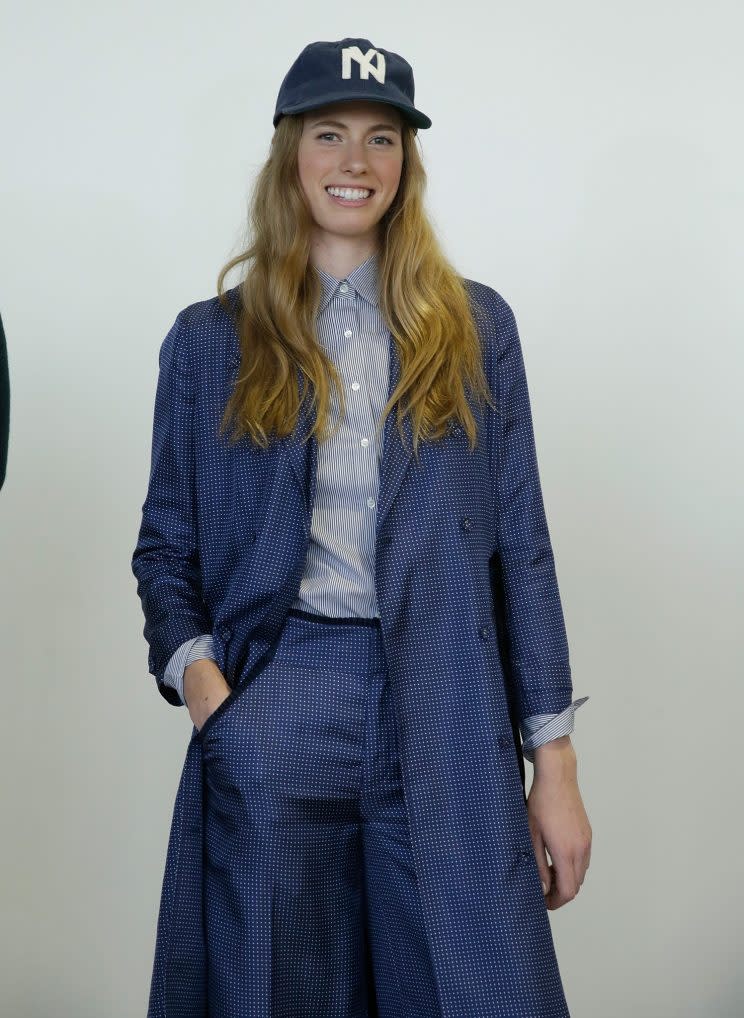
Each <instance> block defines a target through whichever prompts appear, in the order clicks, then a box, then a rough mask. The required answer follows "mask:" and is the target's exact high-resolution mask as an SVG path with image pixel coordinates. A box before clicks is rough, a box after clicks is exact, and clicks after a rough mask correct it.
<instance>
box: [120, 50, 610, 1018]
mask: <svg viewBox="0 0 744 1018" xmlns="http://www.w3.org/2000/svg"><path fill="white" fill-rule="evenodd" d="M413 99H414V82H413V74H412V71H411V68H410V65H409V64H408V63H407V62H406V61H405V60H403V59H402V58H401V57H400V56H398V55H397V54H395V53H392V52H390V51H387V50H381V49H379V48H375V47H373V46H372V44H371V43H370V42H369V40H367V39H343V40H341V41H339V42H318V43H313V44H311V45H309V46H307V47H306V48H305V49H304V50H303V52H302V53H301V54H300V56H299V57H298V58H297V60H296V61H295V63H294V64H293V65H292V67H291V68H290V71H289V72H288V74H287V76H286V77H285V79H284V82H283V83H282V86H281V89H280V92H279V98H278V101H277V107H276V111H275V116H274V126H275V128H276V130H275V134H274V138H273V141H272V150H271V155H270V158H269V160H268V161H267V163H266V165H265V166H264V168H263V169H262V171H261V173H260V175H259V177H258V181H257V186H256V191H255V194H254V201H253V243H252V246H251V247H250V248H249V249H248V250H247V251H246V252H245V253H244V254H242V255H241V256H239V257H238V258H236V259H234V260H232V261H231V262H230V263H228V265H227V266H225V268H224V269H223V271H222V273H221V274H220V277H219V280H218V293H219V296H218V297H216V298H213V299H211V300H207V301H202V302H199V303H196V304H192V305H190V306H189V307H188V308H186V309H184V310H183V311H182V312H181V313H180V314H179V315H178V317H177V319H176V322H175V323H174V325H173V327H172V329H171V330H170V332H169V333H168V336H167V337H166V339H165V341H164V343H163V346H162V349H161V354H160V375H159V380H158V391H157V395H156V405H155V426H154V437H153V458H152V470H151V476H150V482H149V488H148V494H147V499H146V501H145V504H144V506H143V519H142V526H141V529H140V534H139V540H138V544H137V548H136V550H135V553H134V557H133V561H132V567H133V571H134V573H135V575H136V577H137V579H138V592H139V595H140V597H141V598H142V604H143V610H144V614H145V630H144V632H145V636H146V638H147V640H148V642H149V644H150V661H149V663H150V671H151V672H152V674H154V675H155V677H156V680H157V685H158V689H159V690H160V692H161V693H162V695H163V696H164V697H165V698H166V699H167V700H168V701H169V702H170V703H172V704H181V703H183V702H185V703H186V705H187V708H188V711H189V713H190V715H191V719H192V721H193V724H194V728H193V732H192V737H191V742H190V744H189V748H188V752H187V755H186V761H185V764H184V770H183V775H182V779H181V784H180V787H179V790H178V796H177V799H176V805H175V809H174V815H173V826H172V830H171V838H170V842H169V846H168V858H167V861H166V870H165V876H164V880H163V894H162V899H161V909H160V916H159V921H158V941H157V948H156V955H155V963H154V968H153V978H152V986H151V994H150V1009H149V1012H148V1013H149V1018H160V1016H167V1018H185V1016H189V1018H191V1016H197V1015H198V1016H201V1018H205V1016H206V1015H207V1014H209V1015H210V1016H212V1018H215V1016H219V1018H268V1016H270V1015H271V1016H274V1015H282V1016H287V1018H289V1016H305V1015H307V1016H310V1015H312V1016H315V1018H320V1016H332V1015H333V1016H343V1018H350V1016H361V1015H373V1014H374V1015H383V1016H388V1018H392V1016H398V1015H400V1016H404V1015H405V1016H406V1018H432V1016H438V1015H441V1016H444V1018H454V1016H458V1018H460V1016H465V1015H467V1016H468V1018H486V1016H488V1018H494V1016H504V1018H506V1016H509V1018H514V1016H517V1015H524V1016H527V1015H529V1016H530V1018H536V1016H546V1018H547V1016H550V1018H556V1016H560V1015H568V1013H569V1012H568V1008H567V1005H566V1001H565V997H564V993H563V988H562V985H561V979H560V975H559V971H558V967H557V962H556V957H555V952H554V947H553V942H552V938H551V931H550V924H549V921H548V916H547V909H548V908H555V907H558V906H559V905H560V904H562V903H563V902H565V901H567V900H569V899H570V898H572V897H573V896H575V894H576V892H577V890H578V887H579V885H580V884H581V882H582V880H583V878H584V873H585V871H586V868H587V866H588V863H589V852H590V835H591V831H590V827H589V823H588V820H587V818H586V814H585V812H584V809H583V805H582V803H581V797H580V794H579V791H578V786H577V782H576V763H575V755H574V752H573V749H572V747H571V745H570V740H569V736H568V733H569V732H570V731H571V730H572V721H573V712H574V710H575V709H576V707H577V706H578V705H580V704H581V703H583V702H584V700H585V699H586V697H584V698H583V699H582V700H578V701H575V702H573V703H572V702H571V695H572V684H571V677H570V668H569V664H568V648H567V644H566V636H565V630H564V624H563V617H562V613H561V605H560V599H559V594H558V588H557V583H556V578H555V572H554V566H553V557H552V551H551V547H550V540H549V536H548V531H547V524H546V521H545V515H544V510H543V504H542V497H541V492H540V484H539V476H538V469H537V461H536V455H535V446H534V439H533V433H532V422H531V417H530V408H529V399H528V393H527V386H526V379H525V376H524V365H523V361H522V354H521V349H520V343H519V337H518V334H517V330H516V324H515V322H514V317H513V315H512V313H511V310H510V308H509V307H508V305H507V304H506V302H505V301H504V300H503V298H501V297H500V296H499V295H498V294H497V293H496V291H494V290H492V289H490V288H489V287H487V286H484V285H483V284H480V283H476V282H474V281H472V280H464V279H462V278H461V277H460V276H459V275H458V274H457V273H456V272H455V271H454V270H453V269H452V268H451V267H450V266H449V264H448V263H447V262H446V260H445V258H444V256H443V254H442V253H441V251H440V249H439V247H438V245H437V243H436V240H435V238H434V235H433V232H432V229H431V227H430V225H429V223H428V221H427V219H426V216H425V214H424V211H423V198H422V196H423V189H424V181H425V176H424V171H423V167H422V164H421V161H420V159H419V156H418V153H417V151H416V147H415V134H416V130H417V129H418V128H419V127H424V128H426V127H429V126H430V125H431V121H430V120H429V119H428V117H426V116H425V115H424V114H423V113H421V112H420V111H418V110H416V109H415V107H414V105H413ZM245 262H249V263H250V265H249V269H248V271H247V273H246V275H245V278H244V279H243V280H242V282H241V284H240V285H239V286H236V287H234V288H232V289H231V290H229V291H227V292H223V290H222V283H223V279H224V276H225V274H226V272H227V271H229V270H230V269H231V268H233V267H234V266H235V265H238V264H242V263H245ZM331 381H332V382H333V385H331V384H330V382H331ZM393 410H394V411H395V413H393V412H392V411H393ZM230 424H232V433H231V434H230V435H229V436H226V432H227V430H228V426H229V425H230ZM520 725H521V727H522V734H523V735H526V736H529V737H527V738H525V741H524V743H523V744H522V746H521V747H520V745H519V738H518V735H519V726H520ZM538 747H539V748H538ZM523 756H527V757H528V759H530V760H532V761H533V762H534V764H535V778H534V781H533V785H532V788H531V791H530V797H529V800H528V801H527V802H525V796H524V788H525V786H524V764H523V760H522V757H523ZM546 847H547V848H548V850H549V851H550V855H551V857H552V866H549V865H548V862H547V858H546V855H545V849H546ZM541 881H542V882H544V883H545V884H546V885H549V886H547V887H546V892H547V893H546V896H545V897H544V896H543V889H542V888H541Z"/></svg>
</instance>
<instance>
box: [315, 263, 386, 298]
mask: <svg viewBox="0 0 744 1018" xmlns="http://www.w3.org/2000/svg"><path fill="white" fill-rule="evenodd" d="M314 268H315V270H316V272H317V273H318V275H319V276H320V281H321V284H322V287H323V295H322V297H321V299H320V308H319V309H318V313H320V312H322V311H325V309H326V307H327V306H328V303H329V301H330V299H331V297H333V296H335V294H336V291H337V290H338V287H339V283H341V282H342V280H340V279H336V278H335V276H332V275H331V274H330V273H329V272H326V271H325V269H321V268H320V266H319V265H316V266H314ZM344 278H345V280H346V282H347V283H348V284H349V286H351V287H352V289H354V290H356V292H357V293H358V294H359V296H360V297H364V299H365V300H366V301H368V302H369V303H370V304H373V305H374V306H375V307H377V305H378V301H379V293H378V289H377V288H378V280H379V256H378V254H377V252H376V251H374V252H373V253H372V254H371V255H370V256H369V258H367V259H366V260H365V261H363V262H362V264H361V265H357V267H356V268H355V269H354V271H353V272H350V273H349V274H348V276H345V277H344Z"/></svg>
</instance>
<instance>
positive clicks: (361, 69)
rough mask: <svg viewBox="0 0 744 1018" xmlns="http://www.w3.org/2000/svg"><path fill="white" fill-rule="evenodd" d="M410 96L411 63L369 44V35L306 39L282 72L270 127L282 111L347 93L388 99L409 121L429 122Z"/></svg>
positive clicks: (427, 124) (341, 99) (306, 107)
mask: <svg viewBox="0 0 744 1018" xmlns="http://www.w3.org/2000/svg"><path fill="white" fill-rule="evenodd" d="M413 98H414V84H413V69H412V67H411V65H410V64H409V63H408V61H406V60H404V59H403V57H401V56H399V55H398V54H397V53H393V52H391V51H390V50H386V49H380V48H379V47H376V46H373V45H372V43H371V42H370V41H369V39H340V40H339V41H337V42H311V43H310V44H309V45H308V46H306V47H305V48H304V50H303V51H302V53H300V55H299V56H298V57H297V59H296V60H295V62H294V63H293V64H292V66H291V67H290V69H289V70H288V71H287V73H286V75H285V77H284V81H283V82H282V84H281V88H280V89H279V96H278V98H277V101H276V110H275V111H274V127H276V125H277V124H278V123H279V121H280V120H281V118H282V117H283V116H284V114H285V113H304V112H305V110H314V109H317V107H319V106H325V105H327V104H329V103H335V102H344V101H348V100H350V99H369V100H372V101H374V102H380V103H388V104H389V105H390V106H395V107H396V108H397V109H399V110H400V112H401V114H402V115H403V117H404V118H405V119H406V120H407V121H408V122H409V123H410V124H411V125H413V126H414V127H431V120H430V119H429V118H428V117H427V116H426V114H425V113H422V112H421V111H420V110H417V109H416V107H415V106H414V105H413Z"/></svg>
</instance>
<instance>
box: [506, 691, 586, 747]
mask: <svg viewBox="0 0 744 1018" xmlns="http://www.w3.org/2000/svg"><path fill="white" fill-rule="evenodd" d="M588 699H589V697H588V696H582V697H581V698H580V699H578V700H574V702H573V703H572V704H569V706H568V707H566V709H565V710H562V711H561V712H560V713H559V714H533V715H532V716H531V717H528V718H525V719H524V721H521V722H520V725H519V727H520V729H521V732H522V740H523V741H522V754H523V755H524V757H525V759H527V760H529V761H530V763H532V764H533V763H534V762H535V758H534V753H533V750H535V749H537V747H538V746H542V745H543V743H545V742H550V741H551V739H559V738H560V737H561V736H562V735H569V734H570V733H571V732H572V731H573V727H574V713H575V712H576V710H578V708H579V707H581V705H582V704H583V703H586V701H587V700H588Z"/></svg>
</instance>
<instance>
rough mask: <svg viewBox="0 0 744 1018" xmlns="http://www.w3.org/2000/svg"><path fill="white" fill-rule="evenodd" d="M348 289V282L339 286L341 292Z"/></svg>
mask: <svg viewBox="0 0 744 1018" xmlns="http://www.w3.org/2000/svg"><path fill="white" fill-rule="evenodd" d="M348 289H349V284H348V283H342V284H341V286H339V290H340V291H341V293H346V292H347V291H348Z"/></svg>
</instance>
